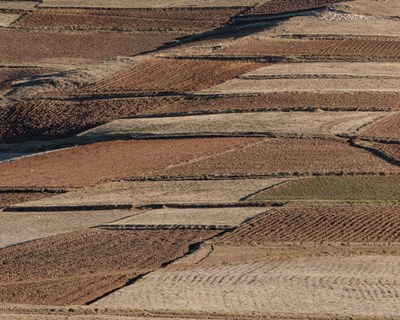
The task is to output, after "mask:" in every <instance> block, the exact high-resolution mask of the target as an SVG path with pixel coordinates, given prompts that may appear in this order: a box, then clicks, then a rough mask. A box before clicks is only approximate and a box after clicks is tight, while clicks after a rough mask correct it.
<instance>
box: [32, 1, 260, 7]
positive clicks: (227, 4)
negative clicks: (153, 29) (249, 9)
mask: <svg viewBox="0 0 400 320" xmlns="http://www.w3.org/2000/svg"><path fill="white" fill-rule="evenodd" d="M263 2H265V0H203V1H202V2H201V4H199V2H198V1H196V0H183V1H174V0H161V1H160V0H137V1H134V2H132V1H130V0H117V1H113V2H111V3H110V1H107V0H89V1H85V2H84V3H82V1H80V0H44V1H42V3H41V4H40V5H39V6H40V7H90V8H171V7H243V6H253V5H255V4H257V3H263Z"/></svg>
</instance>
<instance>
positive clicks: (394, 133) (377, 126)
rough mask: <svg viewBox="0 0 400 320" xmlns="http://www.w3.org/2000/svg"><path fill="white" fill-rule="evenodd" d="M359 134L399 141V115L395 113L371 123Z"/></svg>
mask: <svg viewBox="0 0 400 320" xmlns="http://www.w3.org/2000/svg"><path fill="white" fill-rule="evenodd" d="M361 133H362V135H365V136H373V137H379V138H389V139H400V114H398V113H397V114H394V115H392V116H390V117H387V118H385V119H382V120H380V121H378V122H376V123H373V124H371V125H369V126H368V127H366V128H365V130H363V131H361Z"/></svg>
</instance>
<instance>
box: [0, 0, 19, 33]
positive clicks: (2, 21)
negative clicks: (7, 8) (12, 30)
mask: <svg viewBox="0 0 400 320" xmlns="http://www.w3.org/2000/svg"><path fill="white" fill-rule="evenodd" d="M0 7H1V4H0ZM18 18H19V14H13V13H0V27H8V26H10V25H11V24H12V23H13V22H14V21H15V20H17V19H18Z"/></svg>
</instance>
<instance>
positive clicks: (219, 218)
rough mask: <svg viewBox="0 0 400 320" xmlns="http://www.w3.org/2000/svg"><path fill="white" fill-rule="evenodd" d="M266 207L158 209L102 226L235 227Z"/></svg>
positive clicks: (131, 227) (118, 227) (133, 227)
mask: <svg viewBox="0 0 400 320" xmlns="http://www.w3.org/2000/svg"><path fill="white" fill-rule="evenodd" d="M266 210H268V209H265V208H212V209H201V208H198V209H171V208H166V209H158V210H149V211H146V212H144V213H142V214H139V215H135V216H132V217H129V218H126V219H121V220H118V221H116V222H114V223H110V224H107V225H102V227H107V228H116V229H136V228H151V227H167V226H168V227H174V226H182V227H185V226H186V227H191V226H197V227H217V228H233V227H235V226H238V225H240V224H241V223H243V222H245V221H247V220H248V219H251V218H253V217H255V216H258V215H259V214H261V213H263V212H265V211H266Z"/></svg>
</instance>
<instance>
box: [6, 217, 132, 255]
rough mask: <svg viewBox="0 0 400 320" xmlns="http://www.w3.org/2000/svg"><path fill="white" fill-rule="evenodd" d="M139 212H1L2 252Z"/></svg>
mask: <svg viewBox="0 0 400 320" xmlns="http://www.w3.org/2000/svg"><path fill="white" fill-rule="evenodd" d="M134 214H137V212H136V211H128V210H108V211H74V212H72V211H71V212H68V211H62V212H55V211H54V212H0V221H1V223H0V248H1V247H6V246H11V245H16V244H19V243H23V242H27V241H31V240H34V239H40V238H46V237H50V236H54V235H57V234H61V233H67V232H72V231H78V230H82V229H86V228H91V227H94V226H97V225H100V224H106V223H110V222H113V221H115V220H118V219H122V218H126V217H128V216H131V215H134Z"/></svg>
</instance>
